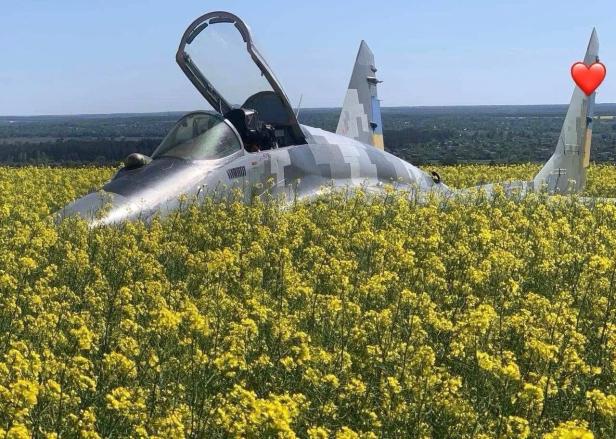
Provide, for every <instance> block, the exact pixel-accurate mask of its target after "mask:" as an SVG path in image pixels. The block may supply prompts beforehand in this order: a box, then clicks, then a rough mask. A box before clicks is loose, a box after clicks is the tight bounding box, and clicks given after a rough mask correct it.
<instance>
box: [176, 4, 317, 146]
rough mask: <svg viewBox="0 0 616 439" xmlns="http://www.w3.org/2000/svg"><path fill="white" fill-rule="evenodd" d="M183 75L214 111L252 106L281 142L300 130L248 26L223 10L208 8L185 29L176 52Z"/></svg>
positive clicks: (296, 139) (295, 139)
mask: <svg viewBox="0 0 616 439" xmlns="http://www.w3.org/2000/svg"><path fill="white" fill-rule="evenodd" d="M176 60H177V63H178V64H179V66H180V67H181V68H182V71H183V72H184V73H185V74H186V76H187V77H188V79H189V80H190V81H191V82H192V83H193V84H194V86H195V87H196V88H197V90H199V92H200V93H201V94H202V95H203V97H205V99H206V100H207V101H208V102H209V104H210V105H211V106H212V107H213V108H214V110H215V111H217V112H218V113H220V114H221V115H226V114H227V113H229V112H230V111H231V110H233V109H237V108H244V109H250V110H256V112H257V113H258V115H259V118H260V120H261V121H262V122H263V123H265V124H269V125H271V126H272V127H273V128H274V129H275V132H276V138H277V140H278V144H279V145H281V146H287V145H293V144H303V143H305V139H304V135H303V133H302V130H301V128H300V126H299V123H298V121H297V117H296V115H295V112H294V111H293V108H292V107H291V104H290V103H289V99H288V98H287V96H286V94H285V92H284V91H283V89H282V86H281V85H280V83H279V82H278V80H277V79H276V77H275V76H274V73H273V72H272V71H271V69H270V67H269V66H268V65H267V62H266V61H265V59H263V57H262V56H261V54H260V53H259V51H258V50H257V48H256V46H255V45H254V43H253V39H252V36H251V34H250V29H249V28H248V26H246V24H244V22H243V21H242V20H241V19H240V18H239V17H237V16H235V15H233V14H231V13H228V12H211V13H209V14H205V15H203V16H202V17H200V18H198V19H197V20H195V21H194V22H193V23H192V24H191V25H190V26H189V27H188V29H187V30H186V32H185V33H184V36H183V37H182V41H181V42H180V47H179V49H178V52H177V56H176Z"/></svg>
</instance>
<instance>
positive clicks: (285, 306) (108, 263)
mask: <svg viewBox="0 0 616 439" xmlns="http://www.w3.org/2000/svg"><path fill="white" fill-rule="evenodd" d="M536 170H537V167H536V166H535V165H521V166H506V167H487V166H462V167H445V168H440V169H438V171H439V172H440V173H441V174H442V176H443V178H444V179H445V181H446V182H447V183H448V184H450V185H451V186H454V187H456V186H457V187H463V186H469V185H472V184H474V183H481V182H485V181H491V180H506V179H510V178H514V179H517V178H525V179H526V178H529V177H530V176H531V175H533V173H534V172H535V171H536ZM112 172H113V170H112V169H109V168H103V169H94V168H91V169H45V168H22V169H11V168H0V438H5V437H6V438H29V437H37V438H38V437H41V438H65V437H66V438H74V437H83V438H99V437H100V438H103V437H113V438H122V437H159V438H181V437H191V438H216V437H238V438H239V437H246V438H260V437H280V438H293V437H309V438H328V437H332V438H340V439H342V438H380V437H384V438H397V437H400V438H430V437H433V438H545V439H556V438H584V439H590V438H593V437H594V438H607V439H612V438H616V306H615V305H616V205H611V204H601V203H597V204H582V203H580V202H579V201H576V199H574V198H557V199H553V200H551V201H550V202H546V199H545V197H543V196H540V195H538V196H534V195H533V196H530V197H528V198H526V199H524V200H523V201H518V202H515V201H512V200H509V199H507V198H504V197H502V196H497V197H496V198H495V199H486V198H485V197H476V199H474V200H470V201H469V200H465V201H460V200H449V201H446V202H443V201H438V200H433V201H430V202H428V203H427V204H422V205H417V204H416V203H415V202H413V201H409V200H407V199H406V198H404V197H402V196H400V195H396V194H393V193H392V194H389V195H387V196H385V197H381V198H369V199H366V198H364V197H362V196H361V195H355V196H353V197H350V198H346V197H344V196H342V195H331V196H327V197H325V198H323V199H321V200H319V201H316V202H313V203H311V204H309V205H297V206H294V207H292V208H291V209H280V208H279V207H278V206H276V204H275V203H256V204H255V205H253V206H245V205H244V204H242V203H240V202H228V203H225V204H216V203H215V202H213V201H208V202H207V203H206V204H205V205H204V206H202V207H197V206H188V207H186V209H185V210H184V211H183V212H181V213H178V214H177V215H174V216H172V217H171V218H169V219H167V220H165V221H155V222H153V223H152V224H150V225H144V224H138V223H132V224H126V225H124V226H122V227H111V228H100V229H95V230H89V229H88V228H87V227H86V226H85V225H84V224H83V223H81V222H79V221H76V220H68V221H65V222H63V223H62V224H60V225H58V226H56V225H54V223H53V221H52V220H51V219H50V214H51V213H52V212H54V211H55V210H57V209H58V208H60V207H61V206H63V205H64V204H65V203H66V202H68V201H70V200H71V199H73V198H75V197H76V196H79V195H82V194H84V193H86V192H88V191H89V190H90V189H91V188H94V187H97V186H98V185H99V184H100V183H101V182H103V181H104V180H106V179H107V178H109V176H110V175H111V174H112ZM588 194H589V195H600V196H616V168H614V167H610V166H597V167H593V168H592V170H591V173H590V183H589V189H588Z"/></svg>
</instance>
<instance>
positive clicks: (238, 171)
mask: <svg viewBox="0 0 616 439" xmlns="http://www.w3.org/2000/svg"><path fill="white" fill-rule="evenodd" d="M227 175H228V176H229V180H233V179H235V178H241V177H246V167H245V166H240V167H239V168H233V169H229V170H227Z"/></svg>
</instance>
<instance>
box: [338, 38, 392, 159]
mask: <svg viewBox="0 0 616 439" xmlns="http://www.w3.org/2000/svg"><path fill="white" fill-rule="evenodd" d="M376 71H377V70H376V67H375V66H374V54H373V53H372V51H371V50H370V48H369V47H368V44H366V42H365V41H362V42H361V46H360V48H359V53H358V54H357V60H356V61H355V67H354V68H353V76H352V77H351V82H350V84H349V89H348V90H347V94H346V97H345V98H344V106H343V108H342V114H341V115H340V121H339V122H338V129H337V130H336V134H341V135H343V136H346V137H350V138H352V139H355V140H359V141H360V142H363V143H367V144H369V145H373V146H374V147H376V148H379V149H383V148H384V145H383V123H382V120H381V105H380V102H379V97H378V93H377V86H378V84H379V83H380V82H381V81H379V80H378V79H377V78H376Z"/></svg>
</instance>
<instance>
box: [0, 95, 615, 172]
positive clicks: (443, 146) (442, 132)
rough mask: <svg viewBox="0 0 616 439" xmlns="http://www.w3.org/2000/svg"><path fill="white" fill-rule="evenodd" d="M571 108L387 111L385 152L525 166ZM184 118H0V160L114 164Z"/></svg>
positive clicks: (604, 150)
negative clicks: (522, 163)
mask: <svg viewBox="0 0 616 439" xmlns="http://www.w3.org/2000/svg"><path fill="white" fill-rule="evenodd" d="M566 110H567V107H566V106H564V105H549V106H485V107H483V106H482V107H405V108H384V109H383V123H384V136H385V145H386V149H387V150H388V151H389V152H392V153H393V154H395V155H397V156H399V157H402V158H404V159H406V160H408V161H410V162H412V163H415V164H426V163H430V164H432V163H442V164H455V163H469V162H480V163H521V162H540V161H545V160H546V159H548V158H549V157H550V155H551V154H552V152H553V150H554V147H555V145H556V142H557V140H558V136H559V134H560V129H561V126H562V123H563V120H564V116H565V113H566ZM339 114H340V109H306V110H302V112H301V114H300V121H301V123H303V124H306V125H310V126H315V127H319V128H323V129H325V130H328V131H334V130H335V129H336V124H337V122H338V117H339ZM181 116H182V113H161V114H137V115H135V114H116V115H96V116H40V117H0V163H3V164H8V165H25V164H47V165H90V164H92V165H94V164H96V165H117V164H118V163H119V162H121V160H122V159H123V158H124V157H126V156H127V155H128V154H130V153H133V152H140V153H143V154H148V155H149V154H151V153H152V152H153V151H154V149H155V148H156V146H157V145H158V144H159V143H160V141H161V140H162V138H163V137H164V136H165V134H166V133H167V132H168V131H169V130H170V129H171V127H172V126H173V125H174V124H175V122H176V121H177V120H178V119H179V118H180V117H181ZM614 116H616V104H601V105H598V106H597V111H596V118H595V124H594V131H593V150H592V160H594V161H597V162H615V163H616V117H614Z"/></svg>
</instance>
